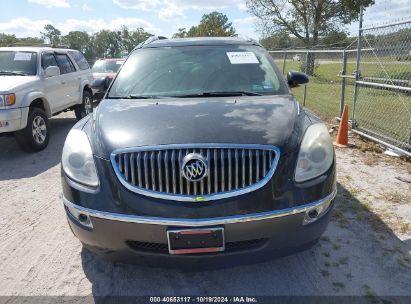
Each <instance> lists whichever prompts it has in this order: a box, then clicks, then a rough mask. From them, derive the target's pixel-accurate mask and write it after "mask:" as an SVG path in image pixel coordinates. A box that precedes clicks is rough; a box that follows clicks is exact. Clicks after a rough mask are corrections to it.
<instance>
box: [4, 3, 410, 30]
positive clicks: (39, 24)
mask: <svg viewBox="0 0 411 304" xmlns="http://www.w3.org/2000/svg"><path fill="white" fill-rule="evenodd" d="M0 9H1V12H2V14H1V15H0V32H4V33H8V34H15V35H16V36H17V37H25V36H39V33H40V31H42V30H43V27H44V25H46V24H48V23H50V24H53V25H54V26H55V27H57V28H58V29H60V30H61V31H62V33H63V34H66V33H68V32H69V31H73V30H81V31H87V32H90V33H91V32H96V31H99V30H101V29H104V28H105V29H118V28H120V26H121V25H123V24H124V25H127V26H128V27H129V28H131V29H132V28H136V27H143V28H144V29H145V30H146V31H148V32H150V33H152V34H155V35H165V36H171V35H172V34H173V33H175V32H176V31H177V30H178V28H181V27H186V28H189V27H190V26H191V25H195V24H198V22H199V20H200V19H201V16H202V15H203V14H204V13H208V12H211V11H213V10H217V11H220V12H222V13H225V14H226V15H227V16H228V17H229V19H230V21H232V22H233V25H234V27H235V28H236V30H237V32H238V33H239V34H241V35H248V36H251V37H254V38H258V37H259V33H258V32H257V31H256V27H255V19H254V17H252V16H251V15H250V14H249V13H248V12H247V9H246V6H245V0H148V1H147V0H9V1H7V0H0ZM365 17H366V18H365V19H366V21H365V24H366V25H368V24H375V23H381V22H387V21H391V20H397V19H403V18H411V0H376V5H375V6H374V7H371V8H369V9H368V10H367V12H366V14H365ZM357 27H358V25H357V24H352V25H351V26H349V27H347V29H348V30H349V31H350V32H355V31H356V28H357Z"/></svg>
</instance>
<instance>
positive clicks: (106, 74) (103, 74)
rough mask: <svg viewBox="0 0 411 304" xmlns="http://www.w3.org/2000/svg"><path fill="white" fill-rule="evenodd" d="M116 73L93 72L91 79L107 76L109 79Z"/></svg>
mask: <svg viewBox="0 0 411 304" xmlns="http://www.w3.org/2000/svg"><path fill="white" fill-rule="evenodd" d="M116 75H117V73H93V79H97V78H102V77H108V78H110V79H114V77H116Z"/></svg>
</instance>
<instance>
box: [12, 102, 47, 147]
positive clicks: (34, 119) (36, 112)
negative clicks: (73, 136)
mask: <svg viewBox="0 0 411 304" xmlns="http://www.w3.org/2000/svg"><path fill="white" fill-rule="evenodd" d="M15 137H16V140H17V143H18V144H19V146H20V147H21V148H22V149H23V150H24V151H27V152H37V151H41V150H43V149H44V148H46V147H47V145H48V143H49V138H50V135H49V121H48V118H47V115H46V113H45V112H44V111H43V110H42V109H39V108H31V109H30V111H29V116H28V118H27V126H26V127H25V128H24V129H23V130H20V131H17V132H16V133H15Z"/></svg>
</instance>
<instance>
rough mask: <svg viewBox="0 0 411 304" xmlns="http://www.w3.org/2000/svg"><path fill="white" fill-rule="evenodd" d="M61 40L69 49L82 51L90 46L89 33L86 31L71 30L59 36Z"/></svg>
mask: <svg viewBox="0 0 411 304" xmlns="http://www.w3.org/2000/svg"><path fill="white" fill-rule="evenodd" d="M61 42H62V43H63V44H64V45H67V46H68V47H69V48H71V49H75V50H79V51H81V52H83V53H85V52H86V51H87V49H88V48H89V47H90V35H89V34H87V33H86V32H81V31H72V32H69V33H68V34H67V35H66V36H63V37H62V38H61Z"/></svg>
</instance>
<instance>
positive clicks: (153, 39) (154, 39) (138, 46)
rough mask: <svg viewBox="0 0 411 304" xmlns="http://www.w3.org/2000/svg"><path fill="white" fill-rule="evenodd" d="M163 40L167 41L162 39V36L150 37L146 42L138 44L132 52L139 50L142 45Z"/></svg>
mask: <svg viewBox="0 0 411 304" xmlns="http://www.w3.org/2000/svg"><path fill="white" fill-rule="evenodd" d="M164 39H167V37H164V36H151V37H149V38H148V39H147V40H145V41H143V42H141V43H139V44H138V45H137V46H136V47H135V48H134V49H133V51H134V50H136V49H141V47H142V46H143V45H146V44H150V43H153V42H154V41H157V40H164Z"/></svg>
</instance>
